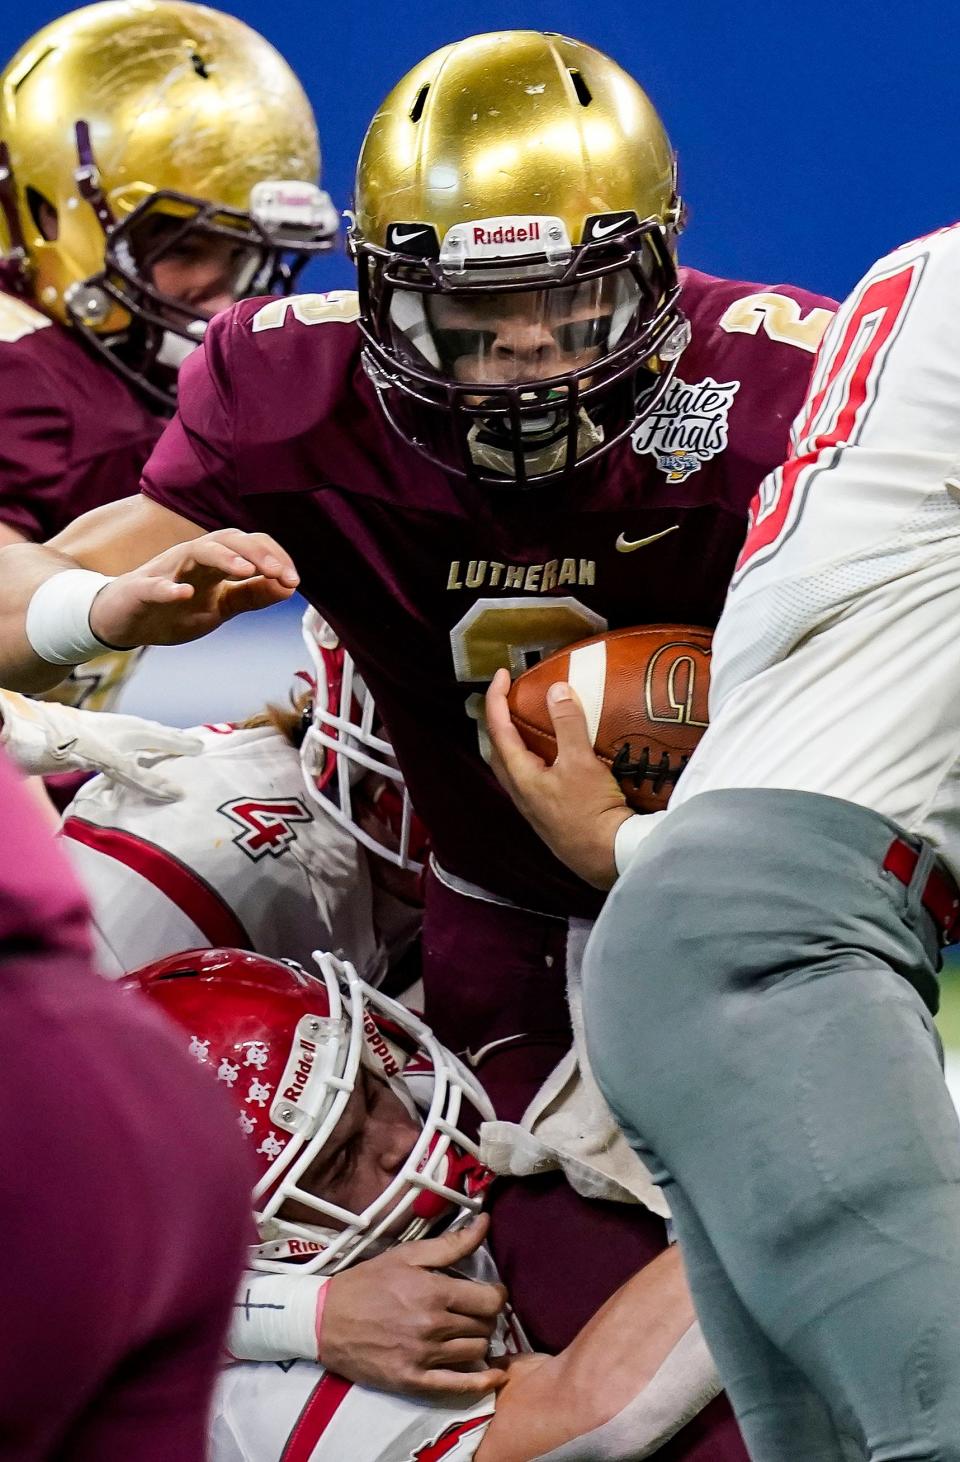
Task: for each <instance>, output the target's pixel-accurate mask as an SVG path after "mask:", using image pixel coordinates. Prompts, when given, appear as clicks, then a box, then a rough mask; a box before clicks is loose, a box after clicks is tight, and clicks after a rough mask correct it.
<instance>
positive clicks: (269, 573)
mask: <svg viewBox="0 0 960 1462" xmlns="http://www.w3.org/2000/svg"><path fill="white" fill-rule="evenodd" d="M299 581H300V580H299V575H298V573H297V571H296V569H295V568H294V566H293V560H292V559H291V558H290V555H289V554H288V553H286V552H285V550H284V549H282V548H281V547H280V545H279V544H278V543H275V542H274V540H273V539H272V538H270V537H269V536H268V535H267V534H266V533H244V532H242V531H241V530H240V529H239V528H221V529H219V530H218V531H217V532H216V533H205V534H204V535H203V536H202V537H201V538H193V539H191V540H190V542H189V543H178V544H177V545H176V546H175V547H173V548H168V549H166V550H165V551H164V552H163V553H159V554H157V556H156V558H152V559H150V560H149V562H148V563H145V564H141V565H140V567H139V568H136V569H133V570H131V572H130V573H127V574H120V575H119V576H118V577H117V578H115V579H113V580H112V581H111V582H110V583H109V584H106V585H104V587H103V588H102V589H101V590H100V593H99V594H98V595H97V597H96V599H95V600H94V601H93V608H92V609H91V611H90V628H91V629H92V630H93V632H94V634H95V635H97V636H98V638H99V639H101V640H103V642H104V644H107V645H112V646H116V647H117V648H120V649H129V648H132V647H133V646H135V645H182V644H186V642H187V641H188V640H197V639H200V637H201V636H202V635H206V634H209V633H210V631H211V630H214V629H216V628H217V627H218V626H219V625H221V624H224V623H225V622H226V621H227V620H228V619H233V618H234V616H235V615H237V614H243V613H245V612H246V611H247V610H250V609H265V608H266V607H267V606H268V605H270V604H276V603H279V601H280V600H282V599H289V598H290V595H291V594H292V593H293V592H294V590H295V589H296V587H297V584H298V583H299Z"/></svg>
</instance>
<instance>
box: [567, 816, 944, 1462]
mask: <svg viewBox="0 0 960 1462" xmlns="http://www.w3.org/2000/svg"><path fill="white" fill-rule="evenodd" d="M898 831H899V829H897V828H896V826H895V825H894V824H893V823H890V822H888V821H886V820H885V819H883V818H881V817H879V816H877V815H876V814H874V813H872V812H868V811H866V810H865V809H863V808H859V807H856V806H853V805H852V804H850V803H847V802H841V801H839V800H837V799H835V798H829V797H820V796H815V795H813V794H809V793H798V792H782V791H766V790H736V791H724V792H708V793H703V794H701V795H700V796H698V797H694V798H692V799H691V800H690V801H689V802H688V803H685V804H683V805H682V806H681V807H679V808H677V809H676V811H675V812H673V813H671V814H670V816H669V817H668V818H666V819H665V821H664V823H663V824H662V825H661V826H660V827H659V828H657V829H656V830H655V831H654V832H653V833H652V834H651V835H650V837H649V838H648V839H647V841H646V842H645V843H644V844H643V845H642V846H641V848H640V850H639V851H638V853H637V855H636V856H635V858H634V860H633V862H632V863H631V864H630V865H629V867H628V868H627V870H626V872H625V874H624V876H623V877H622V878H621V879H620V881H619V882H618V883H617V885H616V887H615V888H614V890H613V892H612V894H611V895H610V898H609V899H608V901H607V904H606V907H605V908H604V910H603V913H602V914H601V916H600V919H599V921H598V923H597V925H596V928H595V930H594V933H593V935H592V937H591V939H590V942H589V945H588V947H587V954H586V962H585V967H584V997H585V1016H586V1022H587V1037H588V1045H589V1051H590V1058H591V1061H592V1063H593V1068H594V1071H595V1073H596V1075H597V1078H598V1080H599V1082H600V1085H601V1087H602V1089H603V1091H604V1093H605V1095H606V1097H607V1100H608V1101H609V1102H610V1105H611V1107H612V1108H613V1110H614V1112H615V1113H616V1114H617V1116H618V1118H619V1120H620V1121H621V1123H622V1125H623V1127H624V1129H625V1131H626V1133H627V1136H628V1138H629V1139H630V1141H631V1143H632V1144H633V1146H634V1147H635V1148H636V1150H637V1152H638V1153H639V1155H640V1156H641V1157H642V1158H643V1160H644V1161H645V1162H646V1163H647V1166H648V1167H649V1168H650V1170H651V1172H652V1174H653V1176H654V1178H655V1179H656V1181H657V1182H659V1183H662V1185H663V1187H664V1191H665V1194H666V1196H667V1198H668V1200H669V1202H670V1204H671V1208H672V1211H673V1214H674V1221H675V1225H676V1230H677V1236H678V1238H679V1241H680V1244H681V1248H682V1250H683V1254H684V1259H685V1262H686V1265H687V1271H688V1274H689V1277H690V1283H691V1287H692V1289H693V1294H694V1299H695V1302H696V1307H697V1311H698V1314H699V1316H700V1320H701V1323H702V1325H703V1329H704V1333H705V1335H706V1339H707V1343H708V1344H709V1346H710V1348H711V1350H712V1351H713V1354H714V1358H715V1360H716V1363H717V1367H718V1369H719V1371H720V1376H721V1379H722V1380H723V1383H724V1385H725V1387H726V1389H727V1391H728V1392H729V1394H730V1397H731V1400H732V1402H733V1405H734V1408H735V1410H736V1413H737V1416H738V1419H739V1421H740V1424H741V1428H742V1430H743V1433H744V1437H745V1440H746V1443H747V1446H748V1449H749V1451H750V1455H751V1457H752V1458H754V1459H755V1462H833V1459H837V1458H847V1457H867V1458H870V1459H872V1462H892V1459H907V1458H909V1459H911V1462H921V1459H923V1462H928V1459H930V1462H932V1459H938V1462H946V1459H960V1126H958V1123H957V1118H956V1115H955V1113H954V1109H953V1105H952V1102H951V1100H950V1097H949V1094H948V1092H947V1089H946V1086H945V1083H944V1080H943V1075H942V1071H941V1055H942V1053H941V1049H940V1043H939V1039H938V1037H937V1034H936V1031H935V1029H934V1026H933V1022H932V1019H931V1016H930V1012H929V1010H928V1009H927V1005H926V1004H925V1003H924V999H921V996H920V994H919V993H918V991H922V992H923V994H924V996H925V998H926V1000H927V1001H928V1002H929V1003H930V1004H935V1001H936V971H937V970H938V969H939V965H940V957H939V948H938V938H937V933H936V930H935V928H934V924H933V921H932V920H931V919H930V917H929V916H928V915H927V913H926V911H925V910H924V909H923V907H922V906H921V904H920V893H921V890H922V887H923V884H924V883H925V880H926V876H927V874H928V872H929V869H930V867H931V864H932V861H933V859H932V853H931V852H930V850H929V849H928V848H924V849H923V850H922V852H921V858H920V861H919V863H918V866H917V871H916V873H915V875H914V879H913V883H912V884H911V887H910V888H909V889H907V888H905V887H904V886H903V885H902V884H901V883H899V882H898V881H897V880H896V879H895V878H894V877H893V875H892V874H889V873H884V872H883V871H882V869H881V865H882V862H883V858H884V855H885V853H886V851H887V848H888V846H889V844H890V841H891V838H892V837H893V836H894V835H895V834H896V833H898Z"/></svg>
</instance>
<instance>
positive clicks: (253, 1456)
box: [209, 1361, 496, 1462]
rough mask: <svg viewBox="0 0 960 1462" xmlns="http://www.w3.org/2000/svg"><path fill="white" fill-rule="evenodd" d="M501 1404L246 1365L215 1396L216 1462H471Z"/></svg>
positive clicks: (312, 1368) (224, 1378) (300, 1366)
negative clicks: (410, 1395)
mask: <svg viewBox="0 0 960 1462" xmlns="http://www.w3.org/2000/svg"><path fill="white" fill-rule="evenodd" d="M495 1405H496V1398H495V1397H493V1396H485V1397H483V1398H482V1399H481V1400H480V1401H476V1402H474V1403H473V1404H472V1405H471V1403H470V1402H468V1401H464V1402H462V1403H461V1404H459V1405H458V1404H457V1403H456V1402H450V1403H448V1404H446V1405H440V1404H437V1403H434V1402H429V1401H413V1400H410V1399H407V1398H405V1397H402V1396H390V1395H388V1394H387V1393H386V1392H385V1391H372V1390H368V1389H367V1388H366V1387H365V1386H353V1385H351V1384H350V1382H349V1381H344V1380H343V1379H342V1378H341V1377H340V1376H336V1375H334V1374H333V1372H331V1371H325V1370H324V1369H323V1367H322V1366H317V1365H311V1364H310V1363H309V1362H308V1361H292V1362H291V1361H287V1362H283V1363H281V1364H273V1365H269V1364H265V1363H264V1362H248V1361H245V1362H242V1363H240V1364H237V1365H231V1366H228V1367H227V1369H226V1370H225V1371H223V1372H222V1373H221V1376H220V1380H219V1382H218V1384H217V1389H216V1391H215V1393H214V1402H213V1420H212V1428H211V1439H210V1452H209V1458H210V1462H440V1459H443V1462H465V1459H467V1458H469V1457H473V1456H475V1455H476V1451H477V1448H478V1447H479V1445H480V1443H481V1441H482V1440H483V1436H484V1433H485V1432H486V1430H487V1427H488V1426H489V1425H490V1421H491V1418H492V1416H493V1412H494V1407H495Z"/></svg>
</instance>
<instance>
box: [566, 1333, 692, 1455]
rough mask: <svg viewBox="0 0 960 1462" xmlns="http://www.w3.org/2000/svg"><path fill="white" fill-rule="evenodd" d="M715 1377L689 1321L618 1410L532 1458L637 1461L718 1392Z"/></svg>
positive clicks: (689, 1419)
mask: <svg viewBox="0 0 960 1462" xmlns="http://www.w3.org/2000/svg"><path fill="white" fill-rule="evenodd" d="M720 1389H721V1388H720V1378H719V1376H718V1375H717V1369H716V1366H715V1365H714V1364H713V1359H712V1357H711V1355H710V1352H709V1351H708V1350H707V1346H706V1342H705V1341H704V1338H703V1335H702V1334H701V1332H700V1326H699V1325H698V1324H696V1322H694V1324H693V1325H691V1326H690V1329H689V1330H687V1331H686V1332H685V1333H684V1334H683V1335H682V1336H681V1337H680V1339H679V1340H678V1341H677V1343H676V1345H675V1346H674V1347H673V1349H672V1350H671V1352H670V1354H669V1355H668V1356H667V1358H666V1360H665V1361H664V1362H663V1364H662V1365H661V1367H660V1369H659V1370H658V1371H657V1372H656V1374H655V1375H654V1376H652V1377H651V1379H650V1380H649V1381H648V1382H647V1384H646V1385H645V1386H644V1388H643V1390H642V1391H641V1392H640V1394H639V1395H638V1396H635V1397H634V1398H633V1400H632V1401H629V1402H628V1403H627V1405H626V1406H625V1407H624V1408H623V1410H622V1411H618V1412H617V1414H616V1416H613V1417H611V1418H610V1420H609V1421H606V1422H604V1424H603V1425H602V1426H598V1427H595V1428H594V1429H593V1431H591V1432H585V1433H584V1434H583V1436H580V1437H576V1438H575V1439H574V1440H573V1441H572V1442H564V1443H563V1445H562V1446H560V1447H555V1448H554V1449H553V1451H552V1452H544V1453H543V1455H542V1456H541V1457H540V1458H539V1459H538V1462H640V1459H642V1458H644V1457H651V1456H653V1454H654V1453H655V1452H657V1451H659V1449H660V1448H661V1447H662V1446H663V1445H664V1443H665V1442H668V1441H669V1440H670V1438H671V1437H672V1436H675V1435H676V1433H677V1432H678V1431H679V1430H680V1428H681V1427H684V1426H686V1424H687V1422H688V1421H692V1420H693V1418H694V1417H695V1416H696V1415H697V1413H698V1412H700V1411H702V1410H703V1408H704V1407H705V1406H706V1405H707V1403H708V1402H710V1401H712V1400H713V1398H714V1397H715V1396H717V1395H719V1393H720Z"/></svg>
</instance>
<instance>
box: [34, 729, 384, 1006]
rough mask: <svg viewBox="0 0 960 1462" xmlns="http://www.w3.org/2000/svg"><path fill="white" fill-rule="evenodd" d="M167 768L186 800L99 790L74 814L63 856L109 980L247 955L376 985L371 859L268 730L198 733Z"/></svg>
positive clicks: (85, 790)
mask: <svg viewBox="0 0 960 1462" xmlns="http://www.w3.org/2000/svg"><path fill="white" fill-rule="evenodd" d="M191 734H193V735H195V736H198V737H199V738H200V740H201V741H202V742H203V750H202V752H201V753H200V754H199V755H198V756H194V757H181V758H179V759H178V760H177V761H176V762H175V763H170V766H171V772H170V775H171V777H175V778H176V780H177V782H178V783H179V784H180V785H181V786H182V788H183V791H184V795H183V797H182V798H181V799H180V800H179V801H176V802H155V801H151V800H150V799H149V798H147V797H145V796H143V795H142V794H141V793H139V792H136V791H132V790H130V789H129V788H127V787H122V786H118V785H117V784H115V783H111V782H110V781H108V780H107V778H106V777H102V776H100V777H95V778H94V779H93V780H92V781H90V782H87V783H86V784H85V785H84V786H82V787H81V788H80V790H79V792H78V793H77V795H76V797H75V798H74V800H73V802H72V803H71V804H70V806H69V808H68V809H67V813H66V816H65V819H64V824H63V834H64V838H63V841H64V846H65V848H66V849H67V852H68V853H69V854H70V856H71V858H72V861H73V863H74V865H75V867H76V869H77V872H78V873H79V875H80V877H81V879H82V881H83V883H84V886H85V888H86V890H87V893H88V895H89V897H90V900H91V903H92V905H93V926H94V938H95V942H96V954H97V959H98V963H99V965H100V968H101V969H102V971H103V972H104V974H107V975H111V976H118V975H121V974H123V973H124V971H126V970H129V969H133V968H134V967H135V966H137V965H141V964H145V963H147V962H148V961H150V960H154V959H159V958H161V957H162V956H164V955H167V954H175V953H177V952H178V951H179V950H183V949H197V948H201V947H205V946H210V945H214V946H216V945H225V946H235V947H238V948H242V949H252V950H255V951H256V952H257V953H258V954H263V955H268V956H270V957H272V958H275V959H280V958H289V959H296V960H299V962H300V963H301V964H304V965H306V966H307V968H310V967H311V960H310V956H311V951H313V950H314V949H324V950H330V951H332V952H334V953H336V954H338V955H340V956H341V957H344V958H347V959H349V960H351V961H352V962H353V964H355V965H356V968H357V970H358V972H359V974H360V976H361V978H362V979H364V980H367V981H369V982H370V983H372V984H376V983H377V981H378V980H379V979H380V978H381V977H382V974H383V970H384V967H385V956H384V951H383V949H382V947H381V944H380V941H379V939H378V936H377V931H376V928H375V925H374V917H373V911H372V897H371V887H370V872H369V868H368V864H367V859H366V854H365V852H364V850H363V849H362V848H361V847H359V846H358V844H357V842H356V840H355V839H354V838H353V837H351V836H350V833H349V832H348V831H346V830H345V829H344V828H342V827H340V826H338V824H337V823H335V822H334V821H333V819H332V818H330V817H328V816H326V814H325V813H324V811H323V808H322V806H321V805H320V804H319V803H318V802H317V801H316V800H314V799H312V798H310V797H309V796H308V794H307V792H306V789H305V787H304V782H303V773H302V771H301V767H300V759H299V756H298V754H297V752H296V751H295V750H294V748H293V747H291V746H290V745H289V743H288V742H287V741H286V739H285V738H284V737H283V736H282V735H281V734H280V733H279V732H278V731H276V730H275V729H274V728H273V727H270V726H262V727H256V728H253V729H237V728H235V727H233V726H229V725H220V726H201V727H198V728H196V729H195V730H194V731H193V732H192V733H191Z"/></svg>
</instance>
